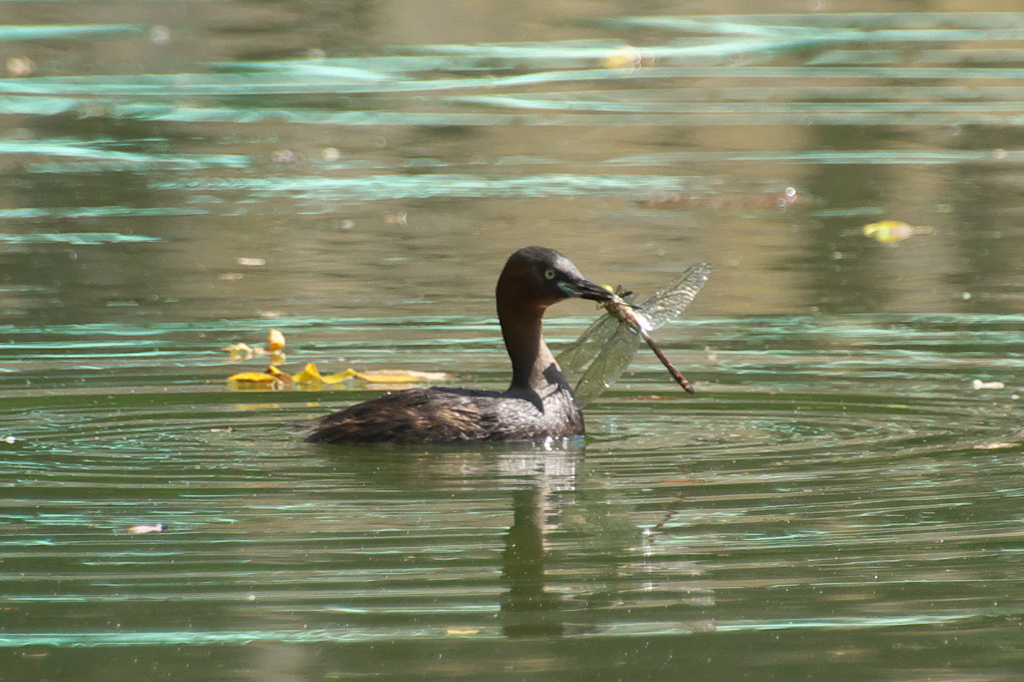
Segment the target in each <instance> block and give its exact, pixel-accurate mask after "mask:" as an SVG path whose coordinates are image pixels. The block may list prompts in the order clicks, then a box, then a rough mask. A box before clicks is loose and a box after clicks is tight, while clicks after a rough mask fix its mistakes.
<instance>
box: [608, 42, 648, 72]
mask: <svg viewBox="0 0 1024 682" xmlns="http://www.w3.org/2000/svg"><path fill="white" fill-rule="evenodd" d="M643 62H644V58H643V55H642V54H641V53H640V50H638V49H636V48H635V47H633V46H632V45H623V46H622V47H620V48H617V49H615V50H612V51H611V52H609V53H608V54H606V55H605V56H604V57H602V58H601V66H603V67H604V68H606V69H625V70H628V71H636V70H637V69H639V68H640V67H641V66H643Z"/></svg>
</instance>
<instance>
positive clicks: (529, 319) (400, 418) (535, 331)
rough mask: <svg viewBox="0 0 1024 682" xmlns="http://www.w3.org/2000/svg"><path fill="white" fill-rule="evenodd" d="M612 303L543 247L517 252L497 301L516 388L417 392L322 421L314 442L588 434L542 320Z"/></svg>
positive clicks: (500, 279) (402, 393) (379, 400)
mask: <svg viewBox="0 0 1024 682" xmlns="http://www.w3.org/2000/svg"><path fill="white" fill-rule="evenodd" d="M573 297H579V298H586V299H590V300H592V301H607V300H609V299H610V298H611V294H610V293H609V292H608V291H607V290H606V289H604V288H602V287H600V286H598V285H597V284H594V283H593V282H591V281H589V280H587V279H586V278H584V277H583V275H582V274H580V271H579V270H577V269H576V266H575V265H573V264H572V261H570V260H569V259H568V258H566V257H565V256H563V255H562V254H560V253H558V252H557V251H553V250H552V249H546V248H543V247H540V246H528V247H526V248H523V249H520V250H518V251H516V252H515V253H513V254H512V255H511V256H510V257H509V259H508V262H506V263H505V268H504V269H503V270H502V271H501V276H500V277H498V286H497V287H496V288H495V298H496V300H497V307H498V320H499V321H500V323H501V334H502V337H503V338H504V340H505V348H506V350H508V355H509V357H510V358H511V359H512V384H511V385H510V386H509V387H508V390H507V391H505V392H504V393H498V392H497V391H484V390H479V389H468V388H439V387H432V388H413V389H410V390H407V391H398V392H396V393H391V394H388V395H385V396H382V397H380V398H376V399H374V400H370V401H368V402H365V403H360V404H358V405H353V406H352V407H349V408H348V409H345V410H342V411H340V412H335V413H333V414H329V415H327V416H326V417H322V418H321V419H320V420H319V421H318V422H317V424H316V427H315V430H314V431H313V433H312V434H311V435H310V436H309V437H308V438H306V440H307V441H308V442H311V443H444V442H454V441H477V440H532V439H539V438H546V437H554V438H564V437H568V436H582V435H583V414H582V413H581V412H580V408H579V405H578V404H577V403H576V398H575V397H574V396H573V392H572V388H571V387H570V386H569V382H568V381H567V380H566V378H565V376H564V375H563V374H562V370H561V369H560V368H559V367H558V363H557V362H555V357H554V356H553V355H552V354H551V351H550V350H549V349H548V346H547V344H546V343H545V342H544V336H543V334H542V333H541V318H542V317H543V316H544V311H545V310H546V309H547V307H548V306H550V305H551V304H553V303H557V302H559V301H561V300H563V299H566V298H573Z"/></svg>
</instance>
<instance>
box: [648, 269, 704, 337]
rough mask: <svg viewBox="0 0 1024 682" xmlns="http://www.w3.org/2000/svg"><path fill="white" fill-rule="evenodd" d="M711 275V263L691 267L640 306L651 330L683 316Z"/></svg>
mask: <svg viewBox="0 0 1024 682" xmlns="http://www.w3.org/2000/svg"><path fill="white" fill-rule="evenodd" d="M710 275H711V264H710V263H697V264H696V265H691V266H690V267H689V268H687V269H686V272H684V273H683V274H682V275H681V276H680V277H679V279H677V280H676V281H674V282H672V283H671V284H669V285H668V286H667V287H665V288H664V289H662V290H661V291H659V292H658V293H656V294H654V295H653V296H651V297H650V298H649V299H647V300H646V301H644V302H643V303H641V304H640V305H638V306H637V309H638V311H639V312H640V313H642V314H643V315H644V317H646V318H647V321H648V322H650V325H651V330H654V329H657V328H659V327H662V326H664V325H665V323H667V322H668V321H669V320H672V319H675V318H676V317H678V316H679V315H681V314H682V313H683V311H684V310H686V308H687V306H689V305H690V304H691V303H693V299H694V298H696V297H697V294H698V293H699V292H700V290H701V287H703V286H704V283H705V282H707V281H708V277H709V276H710Z"/></svg>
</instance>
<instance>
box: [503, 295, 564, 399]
mask: <svg viewBox="0 0 1024 682" xmlns="http://www.w3.org/2000/svg"><path fill="white" fill-rule="evenodd" d="M545 307H546V306H543V307H542V306H537V305H534V306H533V307H532V308H525V307H523V306H515V305H504V306H503V305H501V304H500V303H499V305H498V320H499V321H500V322H501V334H502V336H503V337H504V339H505V349H506V350H507V351H508V356H509V358H510V359H511V360H512V384H511V386H510V387H509V388H510V389H512V388H533V389H539V388H541V387H542V386H544V385H546V384H548V383H550V379H549V376H550V375H545V372H547V371H548V370H549V369H550V368H551V367H552V366H554V367H557V366H558V365H557V363H555V357H554V356H553V355H552V354H551V351H550V350H549V349H548V345H547V343H545V342H544V334H543V333H542V330H541V319H542V318H543V316H544V308H545Z"/></svg>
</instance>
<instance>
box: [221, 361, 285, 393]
mask: <svg viewBox="0 0 1024 682" xmlns="http://www.w3.org/2000/svg"><path fill="white" fill-rule="evenodd" d="M291 385H292V378H291V376H289V375H287V374H285V373H284V372H282V371H281V370H279V369H278V368H277V367H274V366H273V365H271V366H270V367H267V371H265V372H240V373H238V374H232V375H231V376H229V377H228V386H229V387H231V388H236V389H243V390H245V389H255V390H267V389H271V390H278V389H282V388H287V387H288V386H291Z"/></svg>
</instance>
